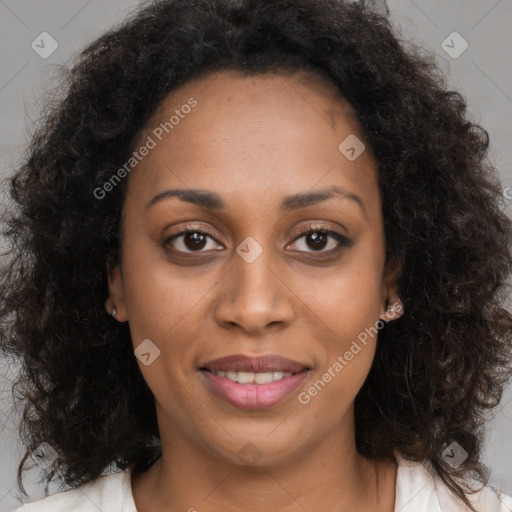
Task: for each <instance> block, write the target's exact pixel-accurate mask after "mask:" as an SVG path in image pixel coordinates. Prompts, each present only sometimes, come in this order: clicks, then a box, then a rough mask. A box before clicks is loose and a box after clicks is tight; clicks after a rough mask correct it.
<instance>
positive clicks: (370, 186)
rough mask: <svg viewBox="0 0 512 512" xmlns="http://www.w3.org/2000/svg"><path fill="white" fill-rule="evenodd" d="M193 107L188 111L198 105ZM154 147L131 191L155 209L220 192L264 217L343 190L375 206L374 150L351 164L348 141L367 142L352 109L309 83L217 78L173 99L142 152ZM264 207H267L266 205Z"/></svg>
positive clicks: (266, 77)
mask: <svg viewBox="0 0 512 512" xmlns="http://www.w3.org/2000/svg"><path fill="white" fill-rule="evenodd" d="M194 104H195V106H193V107H190V105H194ZM147 137H149V138H151V139H152V140H153V142H154V147H153V149H151V151H150V152H149V154H148V155H147V156H146V157H144V159H143V160H142V161H141V162H140V163H139V164H138V165H137V166H136V168H135V170H134V171H133V172H132V173H131V176H130V186H129V190H130V189H131V190H134V188H135V189H136V190H137V195H138V196H139V197H140V198H141V200H142V198H143V199H144V200H146V201H150V200H151V199H152V197H153V196H154V195H155V194H158V193H160V192H162V190H164V189H166V188H177V187H181V188H199V189H208V190H214V191H217V192H218V193H219V194H220V195H222V196H223V197H225V198H226V201H227V202H228V203H229V202H230V201H231V200H232V202H233V203H236V202H237V201H244V202H245V203H247V202H249V203H251V200H254V202H257V203H258V204H257V205H256V204H253V206H254V207H257V208H260V207H263V206H264V204H263V202H262V199H264V203H266V204H267V203H270V202H272V204H277V203H278V202H279V203H280V201H281V198H282V197H283V196H285V195H290V194H293V193H296V192H297V191H306V190H314V189H315V188H325V187H326V186H331V185H338V186H340V187H342V188H344V189H348V190H352V191H354V192H355V193H357V194H358V195H362V196H365V197H366V202H368V203H369V207H370V206H371V205H372V204H373V203H376V202H377V201H376V199H377V196H378V188H377V167H378V166H377V162H376V161H375V159H374V157H373V155H372V154H371V149H370V148H369V147H368V145H367V144H365V148H364V151H362V153H361V154H360V155H359V156H358V157H357V158H356V159H355V160H350V159H349V158H347V156H346V154H345V153H343V151H342V150H341V149H340V144H342V146H341V147H342V149H346V148H345V146H346V145H347V144H344V145H343V141H346V140H348V141H349V142H351V141H352V145H353V142H355V143H356V145H357V144H360V146H357V147H356V149H357V150H359V149H360V147H362V145H363V144H364V137H363V134H362V132H361V130H360V126H359V124H358V122H357V117H356V113H355V110H354V108H353V107H352V106H351V105H350V104H349V103H348V102H347V101H346V100H345V99H344V98H343V97H342V96H341V94H340V93H339V91H338V90H337V89H336V88H335V87H334V86H331V85H330V84H326V83H324V82H323V81H320V80H317V79H315V77H311V76H308V75H304V74H298V75H297V74H289V73H283V74H278V73H267V74H259V75H251V76H243V75H241V74H240V73H237V72H234V71H221V72H217V73H214V74H212V75H209V76H206V77H203V78H201V79H197V80H193V81H190V82H188V83H186V84H184V85H183V86H181V87H180V88H179V89H177V90H175V91H173V92H172V93H171V94H169V95H168V97H167V98H166V99H165V101H164V102H162V104H161V105H160V107H159V109H158V110H157V112H156V113H155V115H154V116H153V118H152V120H151V121H150V123H148V126H147V127H146V130H145V131H144V133H143V135H142V137H141V138H140V142H141V143H144V141H146V140H147ZM267 206H268V204H267Z"/></svg>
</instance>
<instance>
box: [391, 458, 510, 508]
mask: <svg viewBox="0 0 512 512" xmlns="http://www.w3.org/2000/svg"><path fill="white" fill-rule="evenodd" d="M397 459H398V473H397V481H396V500H395V511H400V512H469V509H468V508H467V507H466V506H465V505H464V504H463V503H462V502H461V501H460V499H459V498H458V497H457V496H455V495H454V494H453V493H452V492H451V490H450V489H449V488H448V487H447V486H446V484H445V483H444V482H443V481H442V480H441V478H440V477H439V476H438V475H437V473H436V472H435V470H434V469H433V468H432V467H431V466H430V464H429V463H427V462H425V463H421V462H412V461H408V460H406V459H403V458H402V457H399V456H397ZM468 499H469V501H470V502H471V504H472V505H473V507H474V508H475V509H476V510H477V511H478V512H512V497H511V496H509V495H507V494H505V493H503V492H500V491H498V490H496V489H494V487H492V486H491V485H486V486H485V487H483V488H481V489H480V490H478V491H477V492H475V493H474V494H470V495H468Z"/></svg>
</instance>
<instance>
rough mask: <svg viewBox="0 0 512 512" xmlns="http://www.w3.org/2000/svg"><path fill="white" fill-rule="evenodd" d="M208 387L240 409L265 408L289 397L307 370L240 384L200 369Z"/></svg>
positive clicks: (304, 376)
mask: <svg viewBox="0 0 512 512" xmlns="http://www.w3.org/2000/svg"><path fill="white" fill-rule="evenodd" d="M200 371H201V374H202V375H204V377H205V379H206V382H207V383H208V385H209V387H210V389H211V390H212V391H213V392H214V393H215V394H216V395H217V396H220V397H221V398H224V399H225V400H226V401H227V402H229V403H230V404H231V405H234V406H235V407H238V408H240V409H249V410H256V409H266V408H268V407H272V406H274V405H277V404H279V403H280V402H282V401H283V400H284V399H285V398H287V397H289V396H290V395H291V394H292V393H293V392H294V391H295V390H296V389H297V388H298V387H299V385H300V384H301V383H302V381H303V380H304V379H305V378H306V375H307V374H308V373H309V370H302V371H301V372H299V373H295V374H293V375H290V376H289V377H283V378H282V379H280V380H276V381H273V382H269V383H268V384H240V383H238V382H233V381H232V380H230V379H228V378H227V377H219V376H218V375H216V374H215V373H213V372H210V371H207V370H200Z"/></svg>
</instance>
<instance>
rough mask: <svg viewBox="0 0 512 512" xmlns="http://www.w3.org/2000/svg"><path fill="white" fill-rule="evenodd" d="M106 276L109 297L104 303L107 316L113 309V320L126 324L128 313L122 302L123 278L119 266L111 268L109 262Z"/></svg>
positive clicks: (123, 301)
mask: <svg viewBox="0 0 512 512" xmlns="http://www.w3.org/2000/svg"><path fill="white" fill-rule="evenodd" d="M107 275H108V291H109V296H108V298H107V300H106V301H105V309H106V310H107V313H108V314H109V315H111V314H112V312H113V311H114V309H115V319H116V320H117V321H118V322H126V321H127V320H128V313H127V311H126V304H125V300H124V286H123V277H122V273H121V268H120V266H119V265H115V266H113V267H111V264H110V262H109V263H108V264H107Z"/></svg>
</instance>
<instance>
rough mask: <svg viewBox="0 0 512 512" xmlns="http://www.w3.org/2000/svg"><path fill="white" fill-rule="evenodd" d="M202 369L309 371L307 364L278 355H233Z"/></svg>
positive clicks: (209, 362) (206, 364)
mask: <svg viewBox="0 0 512 512" xmlns="http://www.w3.org/2000/svg"><path fill="white" fill-rule="evenodd" d="M200 369H207V370H210V371H212V372H220V371H227V372H255V373H257V372H279V371H281V372H291V373H298V372H301V371H302V370H304V369H308V367H307V366H306V365H305V364H302V363H299V362H297V361H292V360H291V359H286V358H285V357H281V356H277V355H266V356H261V357H251V356H246V355H244V354H233V355H230V356H226V357H220V358H219V359H214V360H213V361H208V362H207V363H205V364H203V365H202V366H201V367H200Z"/></svg>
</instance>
